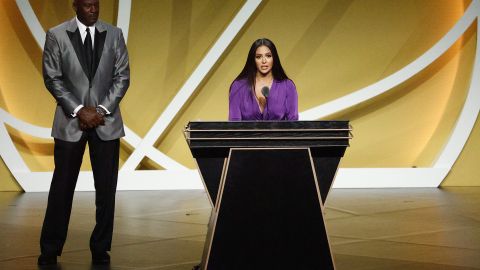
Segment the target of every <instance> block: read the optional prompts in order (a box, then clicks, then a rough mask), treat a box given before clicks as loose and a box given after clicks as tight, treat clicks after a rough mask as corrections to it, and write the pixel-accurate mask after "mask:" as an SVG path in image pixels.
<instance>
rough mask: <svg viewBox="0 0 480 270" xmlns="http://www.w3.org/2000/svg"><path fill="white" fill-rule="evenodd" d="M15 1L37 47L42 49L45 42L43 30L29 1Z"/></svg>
mask: <svg viewBox="0 0 480 270" xmlns="http://www.w3.org/2000/svg"><path fill="white" fill-rule="evenodd" d="M16 3H17V7H18V9H19V10H20V13H22V17H23V19H24V20H25V22H26V23H27V25H28V29H30V32H31V33H32V35H33V38H35V41H36V42H37V45H38V47H40V48H42V50H43V45H44V44H45V30H43V27H42V25H41V24H40V21H39V20H38V18H37V15H35V12H34V11H33V8H32V6H31V5H30V2H28V0H16Z"/></svg>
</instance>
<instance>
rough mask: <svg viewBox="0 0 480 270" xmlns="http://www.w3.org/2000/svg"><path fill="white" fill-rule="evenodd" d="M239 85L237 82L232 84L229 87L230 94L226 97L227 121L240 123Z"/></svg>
mask: <svg viewBox="0 0 480 270" xmlns="http://www.w3.org/2000/svg"><path fill="white" fill-rule="evenodd" d="M239 90H240V85H239V83H238V82H236V81H235V82H233V83H232V85H231V86H230V94H229V96H228V121H241V120H242V113H241V112H240V103H241V101H242V100H241V95H240V91H239Z"/></svg>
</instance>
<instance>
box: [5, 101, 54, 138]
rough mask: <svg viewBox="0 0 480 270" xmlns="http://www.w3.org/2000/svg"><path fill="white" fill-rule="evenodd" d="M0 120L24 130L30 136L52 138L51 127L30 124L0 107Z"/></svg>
mask: <svg viewBox="0 0 480 270" xmlns="http://www.w3.org/2000/svg"><path fill="white" fill-rule="evenodd" d="M0 121H2V122H4V123H6V124H8V125H9V126H11V127H13V128H14V129H16V130H19V131H21V132H24V133H26V134H28V135H30V136H34V137H38V138H42V139H52V135H51V133H52V129H51V128H44V127H39V126H36V125H32V124H30V123H27V122H25V121H22V120H20V119H17V118H15V117H13V116H12V115H11V114H9V113H8V112H6V111H5V110H3V109H2V108H0Z"/></svg>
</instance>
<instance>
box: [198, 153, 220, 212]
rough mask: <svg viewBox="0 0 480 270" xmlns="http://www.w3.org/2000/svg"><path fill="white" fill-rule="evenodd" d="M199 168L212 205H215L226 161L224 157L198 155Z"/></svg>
mask: <svg viewBox="0 0 480 270" xmlns="http://www.w3.org/2000/svg"><path fill="white" fill-rule="evenodd" d="M196 161H197V164H198V169H199V170H200V174H201V175H202V179H203V182H204V185H205V188H206V189H207V193H208V196H209V198H210V203H211V204H212V207H215V204H216V201H217V195H218V188H219V186H220V179H221V178H222V172H223V167H224V163H225V158H224V157H197V158H196Z"/></svg>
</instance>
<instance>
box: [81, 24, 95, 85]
mask: <svg viewBox="0 0 480 270" xmlns="http://www.w3.org/2000/svg"><path fill="white" fill-rule="evenodd" d="M83 48H84V49H85V60H86V61H85V62H86V63H87V71H88V79H89V80H91V79H92V70H93V66H92V65H93V50H92V36H91V35H90V28H88V27H87V36H86V37H85V41H84V42H83Z"/></svg>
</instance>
